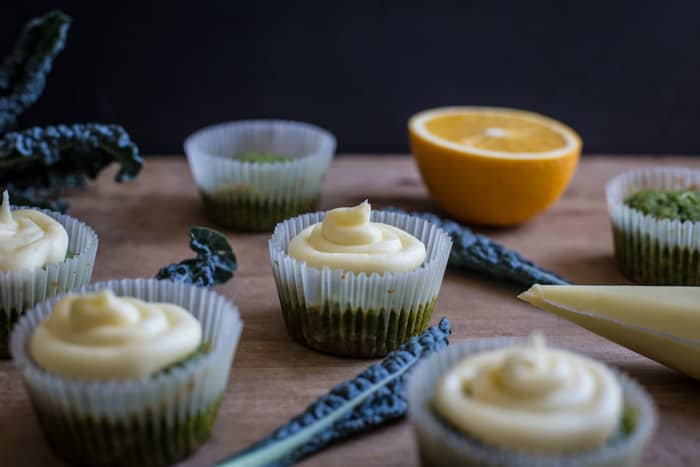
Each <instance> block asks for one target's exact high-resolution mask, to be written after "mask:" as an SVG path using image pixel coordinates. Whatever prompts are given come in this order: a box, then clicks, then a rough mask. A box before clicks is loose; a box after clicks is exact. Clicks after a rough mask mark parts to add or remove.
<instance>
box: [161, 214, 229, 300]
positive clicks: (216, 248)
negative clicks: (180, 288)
mask: <svg viewBox="0 0 700 467" xmlns="http://www.w3.org/2000/svg"><path fill="white" fill-rule="evenodd" d="M190 248H192V251H194V252H195V253H197V257H196V258H193V259H186V260H184V261H180V262H179V263H173V264H170V265H168V266H166V267H164V268H162V269H161V270H160V271H158V274H156V279H170V280H171V281H175V282H184V283H186V284H194V285H196V286H198V287H212V286H214V285H215V284H223V283H224V282H226V281H227V280H229V279H230V278H232V277H233V273H234V272H235V271H236V267H237V263H236V255H235V253H234V252H233V249H232V248H231V245H229V243H228V240H226V237H224V236H223V235H222V234H220V233H219V232H217V231H216V230H212V229H208V228H206V227H192V228H191V229H190Z"/></svg>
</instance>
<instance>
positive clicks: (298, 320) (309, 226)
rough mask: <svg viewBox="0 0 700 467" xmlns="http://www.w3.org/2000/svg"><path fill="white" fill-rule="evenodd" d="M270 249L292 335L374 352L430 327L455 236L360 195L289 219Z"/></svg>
mask: <svg viewBox="0 0 700 467" xmlns="http://www.w3.org/2000/svg"><path fill="white" fill-rule="evenodd" d="M269 247H270V259H271V261H272V271H273V274H274V277H275V282H276V284H277V292H278V294H279V299H280V304H281V307H282V313H283V315H284V320H285V323H286V326H287V331H288V332H289V334H290V335H291V336H292V337H293V338H294V339H296V340H297V341H299V342H301V343H303V344H305V345H307V346H309V347H311V348H313V349H316V350H320V351H323V352H329V353H333V354H337V355H347V356H354V357H377V356H383V355H385V354H386V353H388V352H389V351H391V350H394V349H395V348H397V347H398V346H399V345H401V344H402V343H404V342H405V341H406V340H408V339H409V338H410V337H411V336H415V335H417V334H420V333H421V332H422V331H423V330H425V328H426V327H427V326H428V323H429V321H430V316H431V315H432V312H433V307H434V306H435V301H436V300H437V296H438V292H439V291H440V286H441V284H442V278H443V275H444V273H445V267H446V265H447V259H448V256H449V253H450V248H451V247H452V242H451V240H450V238H449V236H448V235H447V233H445V232H444V231H443V230H442V229H441V228H440V227H438V226H436V225H435V224H432V223H430V222H427V221H425V220H423V219H420V218H418V217H414V216H410V215H405V214H398V213H393V212H382V211H374V212H372V211H371V208H370V205H369V203H367V202H366V201H365V202H364V203H362V204H360V205H359V206H356V207H353V208H338V209H333V210H331V211H329V212H328V213H314V214H305V215H302V216H299V217H295V218H293V219H289V220H287V221H285V222H283V223H282V224H279V225H278V226H277V227H276V228H275V232H274V234H273V235H272V239H271V240H270V242H269Z"/></svg>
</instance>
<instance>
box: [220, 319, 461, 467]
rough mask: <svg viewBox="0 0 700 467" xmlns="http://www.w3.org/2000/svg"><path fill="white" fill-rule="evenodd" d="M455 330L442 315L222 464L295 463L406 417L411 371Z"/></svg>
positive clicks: (251, 465) (234, 465)
mask: <svg viewBox="0 0 700 467" xmlns="http://www.w3.org/2000/svg"><path fill="white" fill-rule="evenodd" d="M451 332H452V330H451V328H450V322H449V321H448V320H447V318H442V320H441V321H440V324H439V325H438V326H433V327H430V328H428V330H426V331H425V333H423V334H422V335H421V336H417V337H413V338H411V340H410V341H408V342H407V343H405V344H403V345H402V346H401V347H399V349H398V350H395V351H394V352H391V353H390V354H389V355H388V356H387V357H386V358H385V359H384V360H383V361H382V362H381V363H377V364H375V365H372V366H371V367H369V368H368V369H366V370H365V371H363V372H362V373H360V374H359V375H358V376H357V377H355V378H353V379H351V380H348V381H346V382H344V383H341V384H339V385H337V386H336V387H334V388H333V389H331V390H330V392H329V393H328V394H326V395H325V396H322V397H321V398H320V399H318V400H317V401H316V402H314V403H313V404H311V405H310V406H309V407H308V408H307V409H306V411H304V413H302V414H300V415H298V416H296V417H295V418H294V419H292V420H291V421H290V422H288V423H287V424H285V425H283V426H281V427H280V428H278V429H277V430H276V431H275V432H274V433H272V434H271V435H270V436H268V437H267V438H265V439H263V440H262V441H259V442H257V443H255V444H254V445H252V446H251V447H249V448H248V449H245V450H243V451H241V452H239V453H237V454H234V455H233V456H231V457H229V458H226V459H224V460H222V461H221V462H219V463H218V464H217V465H219V466H226V467H240V466H248V467H254V466H268V465H277V466H280V465H289V464H292V463H294V462H297V461H299V460H301V459H303V458H304V457H307V456H309V455H311V454H313V453H314V452H316V451H319V450H321V449H323V448H325V447H326V446H328V445H329V444H331V443H333V442H337V441H340V440H342V439H344V438H348V437H350V436H353V435H355V434H358V433H361V432H365V431H369V430H371V429H373V428H376V427H377V426H380V425H382V424H384V423H387V422H390V421H392V420H396V419H398V418H400V417H402V416H403V415H404V414H405V413H406V408H407V402H406V381H405V379H406V375H407V374H408V371H409V370H410V369H411V368H412V367H413V366H414V365H415V364H416V363H417V362H418V361H420V360H421V359H422V358H423V357H425V356H427V355H430V354H432V353H433V352H439V351H440V350H443V349H444V348H445V347H447V345H448V343H449V342H448V337H449V335H450V333H451Z"/></svg>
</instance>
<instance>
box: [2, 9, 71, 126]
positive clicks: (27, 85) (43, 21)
mask: <svg viewBox="0 0 700 467" xmlns="http://www.w3.org/2000/svg"><path fill="white" fill-rule="evenodd" d="M70 22H71V19H70V17H68V16H66V15H65V14H63V13H62V12H60V11H52V12H50V13H48V14H46V15H44V16H42V17H40V18H34V19H32V20H31V21H29V23H27V25H26V26H25V27H24V30H23V31H22V34H21V36H20V37H19V40H18V41H17V43H16V44H15V47H14V49H13V50H12V52H10V55H8V56H7V57H6V58H5V60H4V61H3V63H2V65H0V135H2V134H4V133H5V132H6V131H8V130H10V129H11V128H13V127H14V126H15V123H16V121H17V118H18V117H19V116H20V115H21V114H22V113H24V111H26V110H27V109H28V108H29V107H30V106H31V105H32V104H34V102H36V101H37V99H39V96H41V93H42V91H43V90H44V85H45V83H46V76H47V75H48V74H49V72H50V71H51V65H52V63H53V59H54V58H55V57H56V55H58V54H59V52H61V50H63V46H64V45H65V43H66V37H67V36H68V29H69V27H70Z"/></svg>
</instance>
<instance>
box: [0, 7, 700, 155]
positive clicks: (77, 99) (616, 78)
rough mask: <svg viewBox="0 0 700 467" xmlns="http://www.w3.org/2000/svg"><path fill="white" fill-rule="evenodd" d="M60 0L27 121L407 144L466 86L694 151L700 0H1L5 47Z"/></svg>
mask: <svg viewBox="0 0 700 467" xmlns="http://www.w3.org/2000/svg"><path fill="white" fill-rule="evenodd" d="M55 7H60V8H62V9H64V10H65V11H66V12H67V13H69V14H70V15H72V16H73V18H74V23H73V26H72V30H71V33H70V36H69V40H68V45H67V47H66V50H65V51H64V52H63V53H62V54H61V55H60V56H59V58H58V60H57V62H56V64H55V67H54V70H53V72H52V74H51V76H50V77H49V81H48V86H47V88H46V90H45V92H44V96H43V97H42V99H41V100H40V101H39V103H38V104H36V105H35V106H34V107H33V108H32V109H31V110H30V111H29V113H28V115H27V117H26V118H25V119H24V121H23V122H22V123H23V125H25V126H29V125H34V124H48V123H69V122H78V121H101V122H116V123H120V124H122V125H123V126H125V127H126V128H127V130H128V131H129V132H130V133H131V134H132V136H133V138H134V140H135V141H136V142H137V143H138V144H139V145H140V146H141V149H142V151H143V152H144V153H147V154H148V153H180V152H182V141H183V139H184V138H185V136H186V135H187V134H188V133H190V132H192V131H193V130H196V129H197V128H199V127H202V126H204V125H207V124H210V123H215V122H220V121H226V120H233V119H242V118H253V117H255V118H260V117H278V118H288V119H295V120H303V121H308V122H312V123H315V124H318V125H321V126H323V127H326V128H327V129H329V130H330V131H332V132H333V133H335V134H336V136H337V137H338V142H339V152H406V151H407V150H408V145H407V141H406V128H405V127H406V121H407V119H408V117H409V116H410V115H411V114H413V113H414V112H417V111H419V110H422V109H425V108H429V107H434V106H442V105H458V104H466V105H497V106H510V107H517V108H523V109H529V110H534V111H538V112H542V113H545V114H548V115H550V116H552V117H555V118H557V119H561V120H563V121H564V122H566V123H568V124H569V125H571V126H572V127H574V128H575V129H577V130H578V131H579V132H580V133H581V135H582V137H583V140H584V150H585V151H586V152H589V153H645V154H659V153H661V154H664V153H699V154H700V138H699V137H698V133H699V131H698V129H699V128H700V90H699V89H700V2H696V1H685V2H672V1H670V2H669V1H663V2H662V1H656V2H643V1H609V2H604V3H599V4H594V3H592V2H584V1H577V2H566V1H561V2H534V1H518V0H511V1H501V2H495V1H494V2H483V3H476V2H469V1H439V0H427V1H409V0H406V1H354V2H334V1H332V0H327V1H318V2H304V1H291V0H290V1H271V0H268V1H262V2H255V1H247V2H233V1H229V2H225V1H220V2H213V1H188V2H185V1H171V2H166V1H161V2H155V3H148V2H131V3H130V2H118V3H117V2H100V1H80V2H78V1H66V2H49V1H31V2H19V1H10V2H8V1H5V2H1V3H0V51H1V52H0V55H4V53H5V52H7V51H9V49H10V47H11V45H12V43H13V42H14V40H15V37H16V35H17V34H18V32H19V30H20V27H21V25H22V24H23V23H24V22H25V21H26V20H27V19H29V18H30V17H31V16H33V15H38V14H41V13H43V12H44V11H46V10H49V9H51V8H55Z"/></svg>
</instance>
